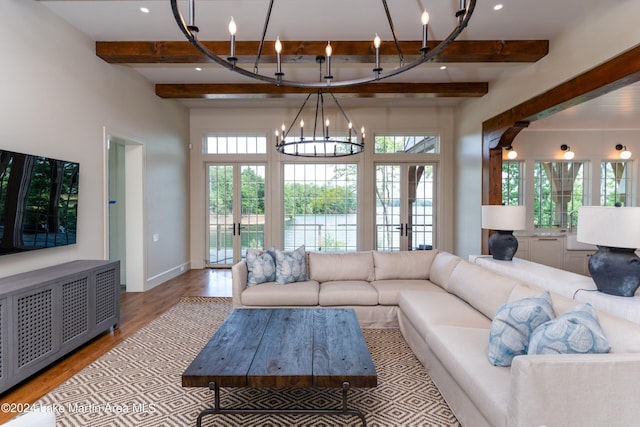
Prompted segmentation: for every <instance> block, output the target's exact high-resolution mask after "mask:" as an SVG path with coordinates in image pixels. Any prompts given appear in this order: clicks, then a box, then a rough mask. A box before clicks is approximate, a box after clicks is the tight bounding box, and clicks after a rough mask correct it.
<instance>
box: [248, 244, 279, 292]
mask: <svg viewBox="0 0 640 427" xmlns="http://www.w3.org/2000/svg"><path fill="white" fill-rule="evenodd" d="M274 255H275V253H274V252H273V251H272V250H271V249H270V250H268V251H266V252H262V251H257V250H253V249H249V250H247V258H246V260H247V269H248V270H249V274H248V275H247V286H255V285H257V284H259V283H264V282H273V281H274V280H276V261H275V257H274Z"/></svg>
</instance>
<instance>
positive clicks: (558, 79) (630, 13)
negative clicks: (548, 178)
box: [454, 0, 640, 257]
mask: <svg viewBox="0 0 640 427" xmlns="http://www.w3.org/2000/svg"><path fill="white" fill-rule="evenodd" d="M550 13H552V12H550ZM638 16H640V2H638V1H637V0H626V1H616V2H602V7H600V8H598V9H594V10H592V11H588V12H587V13H586V15H585V16H584V18H583V20H582V21H578V22H576V24H574V25H571V26H570V27H567V29H566V30H565V32H564V33H563V34H562V35H561V36H560V37H558V38H557V39H556V40H551V41H550V46H549V55H547V57H545V58H544V59H542V60H541V61H539V62H538V63H536V64H535V65H532V66H530V67H526V69H524V70H523V71H520V72H515V73H514V72H511V73H510V74H508V75H505V76H504V77H503V78H501V79H499V80H498V81H496V82H491V84H490V86H489V93H488V94H487V95H485V96H484V97H482V98H480V99H476V100H471V101H468V102H466V103H465V104H463V105H462V106H461V107H460V108H458V109H456V114H455V135H454V139H455V144H456V167H455V169H456V171H457V176H456V191H455V194H456V199H455V203H456V209H455V213H456V218H455V224H456V231H455V234H456V235H455V252H456V253H457V254H458V255H460V256H462V257H466V256H468V255H469V254H474V253H480V250H481V231H482V230H481V227H480V206H481V204H482V182H481V177H482V172H481V171H482V122H484V121H485V120H487V119H489V118H491V117H493V116H495V115H497V114H500V113H502V112H504V111H506V110H508V109H509V108H511V107H514V106H515V105H517V104H519V103H521V102H524V101H526V100H527V99H529V98H531V97H533V96H535V95H538V94H540V93H543V92H544V91H546V90H548V89H550V88H552V87H554V86H557V85H558V84H560V83H562V82H564V81H566V80H569V79H570V78H572V77H574V76H576V75H578V74H580V73H582V72H584V71H586V70H588V69H590V68H593V67H594V66H596V65H598V64H601V63H603V62H605V61H606V60H608V59H610V58H612V57H614V56H616V55H617V54H619V53H621V52H623V51H626V50H628V49H630V48H632V47H634V46H635V45H637V44H638V41H640V25H638V23H637V17H638ZM470 25H473V19H472V21H471V23H470ZM516 141H518V137H516Z"/></svg>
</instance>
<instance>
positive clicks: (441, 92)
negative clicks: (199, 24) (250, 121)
mask: <svg viewBox="0 0 640 427" xmlns="http://www.w3.org/2000/svg"><path fill="white" fill-rule="evenodd" d="M488 90H489V84H488V83H380V82H379V83H368V84H362V85H358V86H350V87H335V88H331V92H332V93H335V94H343V95H352V96H354V97H361V98H366V97H377V96H393V95H402V96H403V97H405V98H407V97H409V98H411V97H414V98H417V97H423V98H426V97H434V98H435V97H481V96H484V95H486V94H487V91H488ZM308 93H309V89H303V88H296V87H285V86H276V85H271V84H264V83H248V84H227V83H223V84H222V83H216V84H157V85H156V95H158V96H159V97H161V98H174V99H215V98H223V97H224V98H233V97H236V98H248V97H258V96H259V97H273V98H277V97H284V96H287V95H295V94H308Z"/></svg>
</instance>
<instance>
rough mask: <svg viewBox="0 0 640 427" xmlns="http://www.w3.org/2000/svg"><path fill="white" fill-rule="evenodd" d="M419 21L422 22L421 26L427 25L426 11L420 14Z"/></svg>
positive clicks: (427, 15) (427, 16) (427, 14)
mask: <svg viewBox="0 0 640 427" xmlns="http://www.w3.org/2000/svg"><path fill="white" fill-rule="evenodd" d="M420 19H421V21H422V25H429V13H427V10H426V9H425V11H424V12H422V16H421V17H420Z"/></svg>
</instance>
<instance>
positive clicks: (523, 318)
mask: <svg viewBox="0 0 640 427" xmlns="http://www.w3.org/2000/svg"><path fill="white" fill-rule="evenodd" d="M554 317H555V314H554V312H553V307H552V306H551V295H550V294H549V292H544V293H542V294H540V295H537V296H534V297H529V298H523V299H520V300H517V301H513V302H510V303H507V304H503V305H502V306H500V308H499V309H498V311H497V312H496V315H495V316H494V317H493V321H492V322H491V329H490V331H489V361H490V362H491V363H492V364H493V365H496V366H511V362H512V361H513V358H514V357H516V356H518V355H522V354H527V348H528V346H529V337H530V335H531V333H532V332H533V331H534V330H535V329H536V328H537V327H538V326H540V325H542V324H543V323H545V322H547V321H549V320H551V319H553V318H554Z"/></svg>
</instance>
